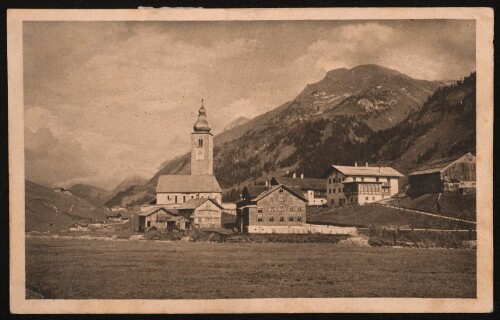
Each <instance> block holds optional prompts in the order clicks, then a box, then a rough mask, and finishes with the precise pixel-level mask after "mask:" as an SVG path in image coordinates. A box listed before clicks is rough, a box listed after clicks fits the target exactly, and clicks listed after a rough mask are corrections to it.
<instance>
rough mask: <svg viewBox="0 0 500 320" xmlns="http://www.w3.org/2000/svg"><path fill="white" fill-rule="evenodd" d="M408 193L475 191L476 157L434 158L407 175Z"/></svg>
mask: <svg viewBox="0 0 500 320" xmlns="http://www.w3.org/2000/svg"><path fill="white" fill-rule="evenodd" d="M409 178H410V187H409V190H408V193H410V194H413V195H418V194H424V193H439V192H459V193H462V194H469V193H475V190H476V157H475V156H474V155H473V154H472V153H467V154H465V155H463V156H457V157H450V158H443V159H438V160H434V161H432V162H430V163H428V164H426V165H424V166H421V167H420V168H418V169H417V170H415V171H413V172H412V173H410V175H409Z"/></svg>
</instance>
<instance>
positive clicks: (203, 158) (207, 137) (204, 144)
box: [191, 99, 214, 175]
mask: <svg viewBox="0 0 500 320" xmlns="http://www.w3.org/2000/svg"><path fill="white" fill-rule="evenodd" d="M193 129H194V132H193V133H191V174H192V175H204V174H214V150H213V149H214V140H213V139H214V138H213V135H212V134H211V133H210V129H212V127H211V126H210V123H208V120H207V110H205V107H204V106H203V99H202V100H201V107H200V111H199V112H198V120H196V123H195V124H194V126H193Z"/></svg>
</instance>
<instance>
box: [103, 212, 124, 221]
mask: <svg viewBox="0 0 500 320" xmlns="http://www.w3.org/2000/svg"><path fill="white" fill-rule="evenodd" d="M106 219H108V220H110V221H114V222H122V213H121V212H114V213H110V214H108V215H107V216H106Z"/></svg>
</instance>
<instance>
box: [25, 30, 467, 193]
mask: <svg viewBox="0 0 500 320" xmlns="http://www.w3.org/2000/svg"><path fill="white" fill-rule="evenodd" d="M23 31H24V39H23V40H24V42H23V43H24V82H25V85H24V96H25V97H24V102H25V148H26V178H27V179H30V180H32V181H35V182H38V183H42V184H45V185H48V186H54V185H63V186H70V185H71V184H73V183H77V182H79V183H90V184H94V185H97V186H100V187H104V188H108V189H109V188H112V187H113V186H114V185H116V184H117V183H119V182H120V181H122V180H123V179H124V178H126V177H128V176H131V175H136V174H137V175H141V176H145V177H150V176H151V175H152V174H154V172H156V171H157V169H158V167H159V165H160V164H161V163H163V162H164V161H165V160H168V159H171V158H173V157H175V156H177V155H179V154H182V153H184V152H186V151H188V149H189V146H188V141H189V133H190V132H191V130H192V125H193V123H194V122H195V120H196V115H197V110H198V108H199V106H200V99H201V98H204V99H205V106H206V108H207V113H208V118H209V120H210V122H211V124H212V128H213V132H214V133H218V132H220V131H221V130H222V129H223V128H224V127H225V126H226V125H227V124H228V123H229V122H230V121H231V120H233V119H235V118H237V117H239V116H245V117H254V116H256V115H258V114H261V113H263V112H266V111H269V110H271V109H273V108H274V107H276V106H278V105H280V104H282V103H284V102H285V101H288V100H291V99H293V98H294V97H295V96H296V95H297V94H298V93H300V91H301V90H302V89H303V88H304V87H305V85H306V84H308V83H312V82H316V81H319V80H321V79H322V78H323V76H324V74H325V72H326V71H328V70H331V69H335V68H340V67H347V68H351V67H354V66H356V65H360V64H368V63H376V64H380V65H383V66H386V67H389V68H393V69H396V70H398V71H401V72H403V73H406V74H408V75H410V76H412V77H415V78H419V79H428V80H444V79H446V80H449V79H458V78H461V77H464V76H465V75H467V74H468V73H469V72H471V71H473V70H475V24H474V21H457V20H455V21H374V20H372V21H288V22H287V21H275V22H255V21H252V22H25V23H24V25H23Z"/></svg>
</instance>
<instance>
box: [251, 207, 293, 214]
mask: <svg viewBox="0 0 500 320" xmlns="http://www.w3.org/2000/svg"><path fill="white" fill-rule="evenodd" d="M275 209H276V208H275V207H269V212H274V211H275ZM278 210H279V211H280V212H284V211H285V206H279V207H278ZM288 211H291V212H294V211H296V212H301V211H302V207H301V206H288ZM257 213H264V208H257Z"/></svg>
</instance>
